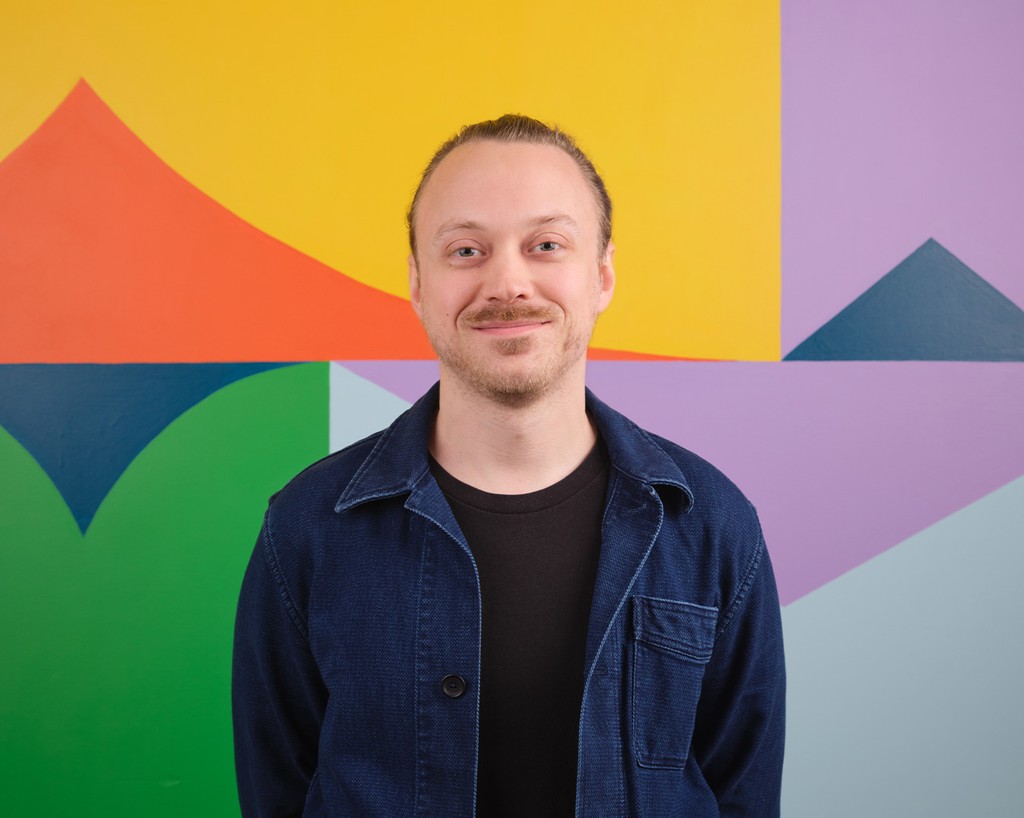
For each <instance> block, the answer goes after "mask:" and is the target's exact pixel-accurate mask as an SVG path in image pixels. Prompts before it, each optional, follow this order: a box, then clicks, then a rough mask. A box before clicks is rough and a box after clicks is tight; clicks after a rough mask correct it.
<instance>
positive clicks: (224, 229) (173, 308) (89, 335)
mask: <svg viewBox="0 0 1024 818" xmlns="http://www.w3.org/2000/svg"><path fill="white" fill-rule="evenodd" d="M0 272H2V276H3V288H2V292H0V363H15V362H16V363H29V362H31V363H83V362H96V363H119V362H145V363H160V362H172V361H174V362H209V361H323V360H333V359H346V358H347V359H359V358H365V359H391V358H401V359H422V358H433V357H434V353H433V351H432V350H431V348H430V346H429V344H428V343H427V340H426V337H425V335H424V333H423V330H422V328H421V327H420V324H419V321H418V320H417V319H416V317H415V315H414V314H413V312H412V310H411V308H410V307H409V304H408V302H407V301H405V300H404V299H401V298H398V297H396V296H393V295H390V294H388V293H384V292H381V291H379V290H376V289H374V288H373V287H370V286H367V285H365V284H362V283H360V282H358V281H355V280H354V279H351V278H349V277H347V276H345V275H342V274H341V273H338V272H337V271H335V270H332V269H331V268H329V267H327V266H326V265H324V264H321V263H320V262H318V261H316V260H314V259H312V258H310V257H308V256H306V255H304V254H302V253H300V252H298V251H297V250H294V249H293V248H291V247H288V246H287V245H285V244H283V243H282V242H280V241H278V240H276V239H274V238H272V237H270V236H268V235H267V234H265V233H263V232H261V231H260V230H257V229H256V228H254V227H253V226H252V225H250V224H248V223H246V222H245V221H243V220H242V219H240V218H238V217H237V216H235V215H234V214H232V213H231V212H229V211H228V210H226V209H225V208H224V207H222V206H221V205H219V204H218V203H217V202H215V201H214V200H213V199H211V198H210V197H208V196H207V195H205V194H204V193H202V192H201V191H200V190H198V189H197V188H195V187H194V186H193V185H191V184H190V183H189V182H187V181H186V180H185V179H183V178H182V177H181V176H179V175H178V174H177V173H175V172H174V171H173V170H172V169H171V168H170V167H168V166H167V165H166V164H165V163H164V162H163V161H162V160H161V159H160V158H159V157H157V156H156V155H155V154H154V153H153V152H152V151H150V150H149V148H147V147H146V146H145V145H144V144H143V143H142V142H141V141H140V140H139V139H138V138H137V137H136V136H135V135H134V134H133V133H132V132H131V131H130V130H129V129H128V128H127V127H126V126H125V125H124V124H123V123H122V122H121V121H120V120H119V119H118V118H117V116H116V115H115V114H114V113H113V112H112V111H111V110H110V109H109V108H108V107H107V106H106V105H105V104H104V103H103V101H102V100H101V99H100V98H99V97H98V96H97V95H96V94H95V93H94V92H93V90H92V89H91V88H90V87H89V86H88V85H87V84H86V83H85V82H84V81H82V82H79V83H78V84H77V85H76V86H75V88H74V90H72V92H71V94H70V95H69V96H68V97H67V99H65V100H64V102H63V103H61V105H60V106H59V107H58V108H57V109H56V110H55V111H54V112H53V114H52V115H51V116H50V117H49V118H48V119H47V120H46V121H45V122H44V123H43V124H42V125H41V126H40V127H39V129H38V130H37V131H36V132H35V133H34V134H32V136H30V137H29V138H28V139H27V140H26V141H25V142H24V143H23V144H22V145H21V146H20V147H19V148H18V149H16V150H15V151H14V152H13V153H11V154H10V155H9V156H8V157H7V158H6V159H5V160H4V161H3V162H2V163H0Z"/></svg>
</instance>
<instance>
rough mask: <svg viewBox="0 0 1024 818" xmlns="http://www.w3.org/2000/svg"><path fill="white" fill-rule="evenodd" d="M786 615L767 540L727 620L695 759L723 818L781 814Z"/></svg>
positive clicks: (705, 689)
mask: <svg viewBox="0 0 1024 818" xmlns="http://www.w3.org/2000/svg"><path fill="white" fill-rule="evenodd" d="M780 614H781V612H780V609H779V597H778V591H777V590H776V586H775V577H774V574H773V572H772V566H771V561H770V559H769V558H768V552H767V550H766V549H765V547H764V540H763V539H761V540H760V542H759V548H758V552H757V555H756V556H755V558H754V559H753V560H752V564H751V566H750V567H749V569H748V571H747V573H746V576H744V578H743V582H742V584H741V586H740V589H739V591H738V592H737V594H736V598H735V599H734V600H733V601H732V602H731V604H730V605H729V607H728V608H727V609H726V610H725V611H724V612H723V615H722V617H721V619H720V621H719V626H718V629H719V632H718V634H717V637H716V641H715V648H714V652H713V653H712V656H711V660H710V661H709V662H708V665H707V668H706V669H705V673H704V683H703V686H702V689H701V698H700V702H699V704H698V709H697V721H696V724H695V730H694V743H693V747H694V753H695V755H696V758H697V761H698V763H699V765H700V768H701V771H702V773H703V774H704V777H705V780H706V781H707V782H708V784H709V786H710V787H711V789H712V790H713V791H714V792H715V795H716V797H717V799H718V804H719V809H720V812H721V815H722V816H723V818H725V816H757V817H758V818H762V817H763V818H770V817H771V818H777V816H778V815H779V810H780V796H781V786H782V757H783V750H784V747H785V711H786V670H785V660H784V657H783V648H782V622H781V615H780Z"/></svg>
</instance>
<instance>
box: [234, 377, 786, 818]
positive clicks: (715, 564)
mask: <svg viewBox="0 0 1024 818" xmlns="http://www.w3.org/2000/svg"><path fill="white" fill-rule="evenodd" d="M437 401H438V388H437V387H436V386H435V387H434V388H433V389H432V390H431V391H430V392H428V393H427V394H426V395H425V396H424V397H423V398H421V399H420V400H419V401H418V402H417V403H416V404H415V405H414V406H413V407H412V408H411V409H410V410H409V411H408V412H406V413H405V414H403V415H402V416H401V417H400V418H398V420H396V421H395V422H394V424H392V425H391V427H390V428H388V429H387V430H385V431H383V432H380V433H378V434H376V435H373V436H371V437H369V438H367V439H366V440H364V441H361V442H359V443H356V444H354V445H352V446H349V447H348V448H346V449H344V450H342V451H340V452H336V453H335V454H333V455H331V456H329V457H327V458H325V459H324V460H321V461H320V462H318V463H316V464H314V465H313V466H311V467H309V468H308V469H306V470H305V471H304V472H302V473H301V474H300V475H299V476H298V477H296V478H295V479H294V480H292V481H291V482H290V483H289V484H288V486H287V487H286V488H284V489H283V490H282V491H281V492H280V493H278V494H277V495H275V497H274V498H272V500H271V503H270V506H269V509H268V510H267V514H266V519H265V522H264V526H263V530H262V531H261V533H260V537H259V541H258V543H257V546H256V549H255V552H254V554H253V557H252V560H251V562H250V564H249V567H248V570H247V572H246V575H245V580H244V582H243V585H242V593H241V599H240V602H239V608H238V619H237V623H236V633H235V655H234V674H233V704H234V717H235V755H236V763H237V772H238V786H239V792H240V796H241V803H242V811H243V813H244V815H246V816H286V815H287V816H295V815H303V816H335V817H340V816H359V818H371V817H372V816H430V818H437V817H438V816H449V817H451V818H455V817H457V816H467V818H468V816H472V815H473V813H474V803H475V790H476V756H477V710H478V693H479V689H478V686H477V680H478V678H479V667H480V611H481V608H480V592H479V584H478V581H477V574H476V568H475V565H474V563H473V558H472V556H471V554H470V551H469V548H468V547H467V545H466V542H465V539H464V537H463V535H462V533H461V532H460V531H459V528H458V526H457V525H456V522H455V519H454V517H453V516H452V512H451V510H450V509H449V507H448V504H447V503H446V501H445V499H444V497H443V496H442V494H441V491H440V489H439V488H438V486H437V483H436V482H435V481H434V478H433V477H432V476H431V474H430V469H429V467H428V462H427V448H426V441H427V439H428V433H429V430H430V427H431V425H432V423H433V418H434V416H435V414H436V411H437ZM587 407H588V411H589V412H590V414H591V417H592V418H593V419H594V421H595V422H596V424H597V426H598V428H599V430H600V433H601V436H602V437H603V439H604V441H605V444H606V445H607V447H608V452H609V455H610V458H611V473H610V476H609V485H608V499H607V503H606V509H605V516H604V521H603V525H602V532H603V533H602V544H601V554H600V563H599V568H598V576H597V582H596V585H595V589H594V597H593V605H592V609H591V613H590V623H589V629H588V633H587V646H586V666H585V676H584V679H585V682H584V693H583V703H582V710H581V713H580V730H579V768H578V775H577V800H576V815H577V816H580V818H583V816H586V818H598V816H602V818H604V817H605V816H608V818H611V817H612V816H615V818H618V816H658V818H662V817H663V816H674V815H678V816H688V818H699V817H700V816H718V815H756V816H773V815H778V813H779V789H780V778H781V768H782V753H783V724H784V709H785V671H784V666H783V655H782V635H781V628H780V616H779V602H778V597H777V593H776V589H775V581H774V578H773V575H772V569H771V564H770V563H769V560H768V554H767V552H766V551H765V547H764V540H763V538H762V536H761V529H760V526H759V524H758V521H757V516H756V514H755V513H754V510H753V509H752V507H751V506H750V504H749V503H748V502H747V500H746V499H745V498H744V497H743V495H742V494H740V492H739V490H738V489H737V488H736V487H735V486H734V485H733V484H732V483H730V482H729V481H728V480H727V479H726V478H725V477H723V476H722V474H721V473H720V472H718V471H717V470H716V469H715V468H714V467H712V466H710V465H709V464H708V463H706V462H705V461H703V460H701V459H700V458H698V457H696V456H695V455H693V454H691V453H690V452H687V451H686V450H684V449H681V448H680V447H678V446H676V445H675V444H673V443H670V442H668V441H666V440H663V439H661V438H658V437H655V436H653V435H651V434H649V433H647V432H645V431H643V430H641V429H640V428H638V427H637V426H636V425H635V424H633V423H632V422H630V421H629V420H627V419H626V418H624V417H623V416H622V415H620V414H618V413H617V412H615V411H613V410H612V409H610V408H609V407H607V406H605V405H604V404H603V403H601V402H600V401H598V400H597V399H596V398H594V396H593V395H592V394H590V393H589V392H588V393H587ZM449 675H457V676H460V677H462V679H464V680H465V683H466V685H465V691H464V693H463V694H462V695H460V696H456V697H453V696H451V695H449V694H450V693H451V691H449V694H446V693H445V692H444V691H443V690H442V685H441V680H442V679H443V678H445V677H446V676H449ZM535 695H537V696H543V695H544V679H543V678H538V679H537V684H536V690H535Z"/></svg>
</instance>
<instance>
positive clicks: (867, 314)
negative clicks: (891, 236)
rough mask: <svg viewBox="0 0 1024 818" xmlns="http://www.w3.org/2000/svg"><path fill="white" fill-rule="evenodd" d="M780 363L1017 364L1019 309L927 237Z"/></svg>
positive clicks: (1021, 332)
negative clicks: (999, 362) (902, 362)
mask: <svg viewBox="0 0 1024 818" xmlns="http://www.w3.org/2000/svg"><path fill="white" fill-rule="evenodd" d="M785 360H787V361H910V360H913V361H1024V310H1022V309H1021V308H1020V307H1018V306H1017V305H1016V304H1014V303H1013V302H1012V301H1010V299H1008V298H1007V297H1006V296H1004V295H1003V294H1002V293H1001V292H999V291H998V290H997V289H996V288H995V287H993V286H992V285H991V284H989V283H988V282H987V281H985V279H983V278H982V277H981V276H979V275H978V274H977V273H975V272H974V271H973V270H971V268H970V267H968V266H967V265H966V264H964V263H963V262H962V261H960V260H959V259H958V258H957V257H956V256H954V255H953V254H952V253H950V252H949V251H948V250H946V248H944V247H943V246H942V245H941V244H939V243H938V242H937V241H935V240H934V239H928V241H926V242H925V243H924V244H923V245H921V246H920V247H919V248H918V249H917V250H915V251H914V252H913V253H912V254H911V255H910V256H908V257H907V258H906V259H904V260H903V261H902V262H900V264H899V265H897V266H896V267H895V268H893V270H892V271H890V272H889V273H887V274H886V275H885V276H883V277H882V278H881V280H879V281H878V282H877V283H876V284H874V286H872V287H870V288H869V289H868V290H866V291H865V292H864V293H863V294H862V295H860V296H859V297H858V298H857V299H855V300H854V301H852V302H851V303H850V304H849V305H848V306H847V307H846V308H845V309H843V310H842V311H841V312H840V313H839V314H838V315H836V316H835V318H833V319H832V320H831V321H829V322H828V323H826V324H825V325H824V326H822V327H821V328H820V329H819V330H817V331H816V332H815V333H813V334H812V335H811V336H810V337H808V338H807V339H806V340H805V341H803V343H801V344H800V345H799V346H797V347H796V349H794V350H793V351H792V352H790V353H789V355H787V356H786V358H785Z"/></svg>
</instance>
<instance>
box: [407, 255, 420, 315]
mask: <svg viewBox="0 0 1024 818" xmlns="http://www.w3.org/2000/svg"><path fill="white" fill-rule="evenodd" d="M409 303H410V304H412V311H413V312H414V313H416V317H417V318H419V319H420V320H421V321H422V320H423V313H422V312H421V310H420V268H419V266H418V265H417V264H416V256H414V255H412V254H411V253H410V254H409Z"/></svg>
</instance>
